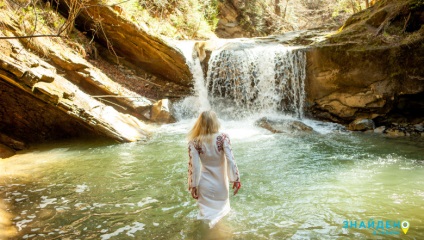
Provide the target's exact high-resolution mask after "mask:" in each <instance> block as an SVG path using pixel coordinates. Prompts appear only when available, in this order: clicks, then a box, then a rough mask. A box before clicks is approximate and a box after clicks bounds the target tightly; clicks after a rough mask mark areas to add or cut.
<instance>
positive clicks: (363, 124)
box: [348, 119, 375, 131]
mask: <svg viewBox="0 0 424 240" xmlns="http://www.w3.org/2000/svg"><path fill="white" fill-rule="evenodd" d="M374 128H375V124H374V121H373V120H371V119H356V120H355V121H353V122H351V123H350V124H349V127H348V129H349V130H350V131H367V130H374Z"/></svg>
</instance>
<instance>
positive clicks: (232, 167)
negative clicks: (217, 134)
mask: <svg viewBox="0 0 424 240" xmlns="http://www.w3.org/2000/svg"><path fill="white" fill-rule="evenodd" d="M223 136H224V139H223V140H224V144H223V148H224V153H225V157H226V158H227V176H228V179H229V180H230V182H240V175H239V171H238V168H237V164H236V161H235V159H234V155H233V150H232V149H231V141H230V138H229V137H228V135H227V134H224V135H223Z"/></svg>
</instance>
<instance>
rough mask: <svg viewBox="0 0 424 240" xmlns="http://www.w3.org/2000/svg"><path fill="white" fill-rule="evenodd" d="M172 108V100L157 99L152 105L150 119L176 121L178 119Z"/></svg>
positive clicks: (159, 121)
mask: <svg viewBox="0 0 424 240" xmlns="http://www.w3.org/2000/svg"><path fill="white" fill-rule="evenodd" d="M170 109H171V102H170V101H169V100H168V99H162V100H159V101H157V102H156V103H155V104H153V106H152V110H151V117H150V120H152V121H154V122H158V123H174V122H175V121H176V120H175V117H174V116H173V115H172V114H171V112H170Z"/></svg>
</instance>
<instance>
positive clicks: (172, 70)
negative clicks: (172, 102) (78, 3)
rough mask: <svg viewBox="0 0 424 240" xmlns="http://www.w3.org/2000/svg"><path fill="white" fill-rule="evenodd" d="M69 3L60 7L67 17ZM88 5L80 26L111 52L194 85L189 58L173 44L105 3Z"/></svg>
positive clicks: (182, 83)
mask: <svg viewBox="0 0 424 240" xmlns="http://www.w3.org/2000/svg"><path fill="white" fill-rule="evenodd" d="M66 1H67V0H61V1H59V8H60V9H61V11H62V12H63V13H64V15H65V16H67V15H68V9H67V7H66V6H67V4H66ZM85 4H86V5H88V6H90V7H87V8H84V9H83V10H82V11H81V13H80V14H79V15H78V18H77V19H76V26H77V27H78V28H80V30H81V31H85V32H88V33H90V34H93V35H94V36H95V37H96V38H97V40H98V41H99V42H100V43H101V44H102V45H103V46H105V47H107V48H108V49H110V48H111V47H112V48H113V50H114V52H115V53H116V54H117V55H118V56H119V57H122V58H124V60H125V61H126V62H130V63H132V64H133V65H135V66H139V67H142V68H143V69H145V70H146V71H148V72H151V73H153V74H156V75H159V76H162V77H163V78H164V79H166V80H168V81H172V82H174V83H178V84H181V85H183V86H186V87H189V86H192V82H191V79H192V75H191V73H190V70H189V68H188V66H187V64H186V62H185V58H184V56H183V54H182V53H180V52H179V51H178V50H177V49H176V48H174V47H172V44H171V43H168V42H166V41H165V40H164V39H161V38H160V37H156V36H154V35H152V34H150V33H149V32H148V30H146V29H143V28H142V27H139V26H137V25H135V24H134V23H132V22H130V21H128V20H125V19H124V18H122V17H121V16H120V13H119V12H118V11H115V10H114V9H113V8H112V7H110V6H107V5H105V4H102V2H101V1H98V0H91V1H86V2H85ZM99 24H101V30H100V29H99ZM97 31H102V34H97Z"/></svg>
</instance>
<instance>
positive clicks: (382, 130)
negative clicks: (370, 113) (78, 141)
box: [374, 126, 386, 133]
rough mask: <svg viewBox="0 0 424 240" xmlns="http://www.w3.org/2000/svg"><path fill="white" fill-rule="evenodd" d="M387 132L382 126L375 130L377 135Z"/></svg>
mask: <svg viewBox="0 0 424 240" xmlns="http://www.w3.org/2000/svg"><path fill="white" fill-rule="evenodd" d="M385 130H386V127H385V126H380V127H377V128H375V129H374V132H375V133H384V131H385Z"/></svg>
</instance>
